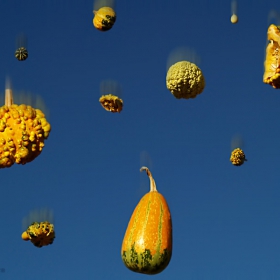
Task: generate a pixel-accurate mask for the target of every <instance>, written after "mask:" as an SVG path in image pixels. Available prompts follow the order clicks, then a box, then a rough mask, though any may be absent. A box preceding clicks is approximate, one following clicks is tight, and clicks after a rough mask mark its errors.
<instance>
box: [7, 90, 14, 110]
mask: <svg viewBox="0 0 280 280" xmlns="http://www.w3.org/2000/svg"><path fill="white" fill-rule="evenodd" d="M13 103H14V100H13V91H12V89H11V88H6V89H5V105H6V106H8V107H10V106H11V105H12V104H13Z"/></svg>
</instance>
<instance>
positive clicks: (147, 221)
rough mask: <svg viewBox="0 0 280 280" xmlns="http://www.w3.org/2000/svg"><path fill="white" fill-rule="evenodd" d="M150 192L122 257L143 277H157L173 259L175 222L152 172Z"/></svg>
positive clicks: (130, 230) (136, 216)
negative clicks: (173, 222) (173, 224)
mask: <svg viewBox="0 0 280 280" xmlns="http://www.w3.org/2000/svg"><path fill="white" fill-rule="evenodd" d="M143 170H145V171H146V172H147V175H148V176H149V178H150V192H149V193H147V194H146V195H144V196H143V197H142V198H141V200H140V201H139V203H138V205H137V206H136V208H135V210H134V212H133V214H132V216H131V218H130V221H129V223H128V227H127V229H126V233H125V236H124V239H123V243H122V248H121V256H122V260H123V262H124V264H125V266H126V267H127V268H129V269H130V270H132V271H134V272H138V273H143V274H157V273H160V272H161V271H163V270H164V269H165V268H166V267H167V266H168V264H169V262H170V259H171V255H172V221H171V214H170V210H169V207H168V204H167V202H166V200H165V198H164V197H163V195H161V194H160V193H159V192H158V191H157V189H156V184H155V181H154V179H153V177H152V174H151V172H150V171H149V169H148V168H147V167H142V168H141V169H140V171H143Z"/></svg>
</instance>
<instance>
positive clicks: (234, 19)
mask: <svg viewBox="0 0 280 280" xmlns="http://www.w3.org/2000/svg"><path fill="white" fill-rule="evenodd" d="M230 21H231V23H233V24H235V23H237V22H238V16H237V15H235V14H233V15H232V16H231V18H230Z"/></svg>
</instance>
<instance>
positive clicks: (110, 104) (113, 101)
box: [99, 94, 123, 113]
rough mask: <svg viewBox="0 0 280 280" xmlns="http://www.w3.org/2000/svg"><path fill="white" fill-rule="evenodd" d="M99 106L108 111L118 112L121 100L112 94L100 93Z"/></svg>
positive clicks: (121, 106)
mask: <svg viewBox="0 0 280 280" xmlns="http://www.w3.org/2000/svg"><path fill="white" fill-rule="evenodd" d="M99 102H100V104H101V106H102V107H103V108H104V109H105V110H106V111H109V112H113V113H116V112H118V113H120V112H121V110H122V108H123V101H122V99H120V98H119V97H118V96H116V95H113V94H106V95H102V96H101V97H100V98H99Z"/></svg>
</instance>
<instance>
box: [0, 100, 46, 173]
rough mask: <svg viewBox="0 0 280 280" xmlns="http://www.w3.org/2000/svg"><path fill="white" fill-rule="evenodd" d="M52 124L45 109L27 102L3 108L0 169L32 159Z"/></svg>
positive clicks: (0, 115) (38, 150)
mask: <svg viewBox="0 0 280 280" xmlns="http://www.w3.org/2000/svg"><path fill="white" fill-rule="evenodd" d="M50 131H51V126H50V124H49V123H48V121H47V120H46V118H45V115H44V114H43V112H42V111H41V110H39V109H34V108H32V107H31V106H27V105H25V104H21V105H16V104H12V105H11V106H10V107H8V106H5V105H4V106H2V107H0V168H6V167H10V166H12V165H13V164H14V163H15V162H16V163H17V164H26V163H28V162H31V161H33V160H34V159H35V158H36V157H37V156H38V155H40V153H41V152H42V149H43V147H44V140H46V139H47V138H48V136H49V133H50Z"/></svg>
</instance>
